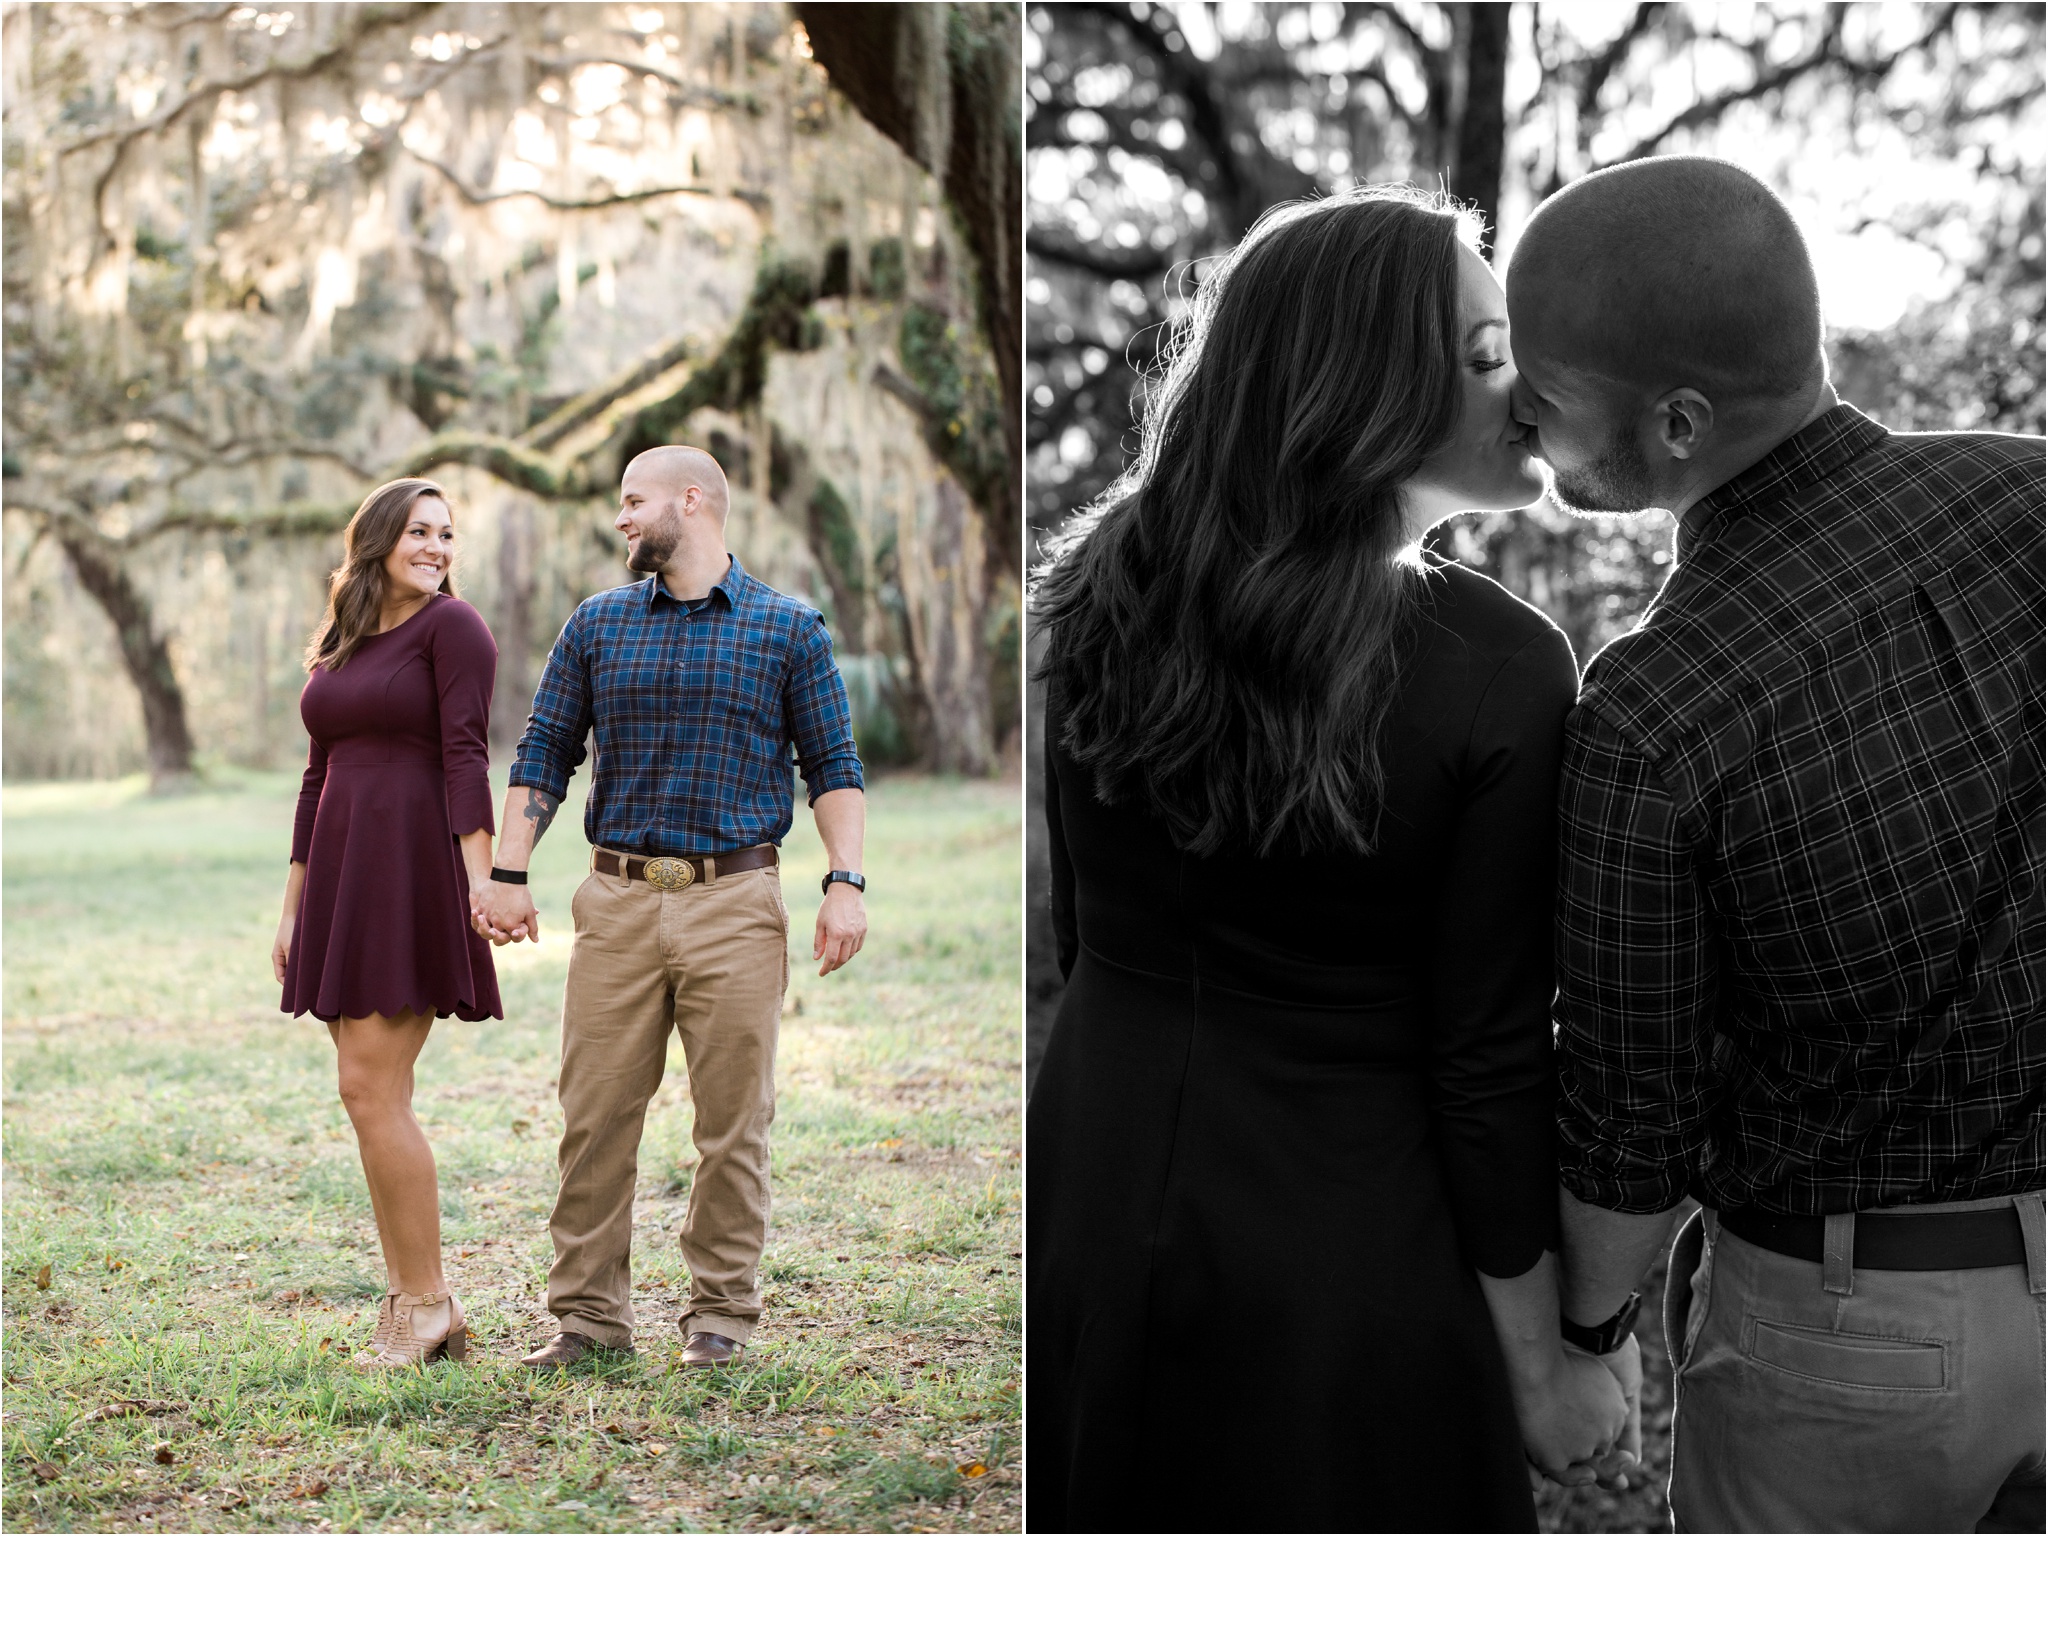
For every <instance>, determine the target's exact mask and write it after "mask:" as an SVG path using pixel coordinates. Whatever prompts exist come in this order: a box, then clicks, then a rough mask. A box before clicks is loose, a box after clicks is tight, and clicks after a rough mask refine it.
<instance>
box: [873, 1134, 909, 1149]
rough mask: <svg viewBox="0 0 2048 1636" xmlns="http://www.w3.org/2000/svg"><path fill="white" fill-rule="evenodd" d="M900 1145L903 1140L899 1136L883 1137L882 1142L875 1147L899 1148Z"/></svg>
mask: <svg viewBox="0 0 2048 1636" xmlns="http://www.w3.org/2000/svg"><path fill="white" fill-rule="evenodd" d="M902 1145H903V1138H902V1137H900V1136H889V1137H885V1138H884V1139H883V1140H881V1141H879V1142H877V1143H876V1144H875V1146H876V1147H901V1146H902Z"/></svg>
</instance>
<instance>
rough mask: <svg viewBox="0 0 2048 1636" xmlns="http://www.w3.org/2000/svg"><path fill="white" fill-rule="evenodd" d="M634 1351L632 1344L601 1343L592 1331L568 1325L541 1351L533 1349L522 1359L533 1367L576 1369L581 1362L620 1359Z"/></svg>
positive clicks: (613, 1361) (614, 1360) (628, 1356)
mask: <svg viewBox="0 0 2048 1636" xmlns="http://www.w3.org/2000/svg"><path fill="white" fill-rule="evenodd" d="M632 1355H633V1349H632V1348H631V1347H630V1346H599V1345H598V1344H597V1342H596V1341H594V1340H592V1339H591V1338H590V1337H589V1336H588V1335H579V1334H577V1333H576V1331H575V1330H573V1329H564V1330H560V1331H557V1333H556V1335H555V1338H554V1339H553V1340H551V1341H549V1342H548V1344H547V1345H546V1346H544V1347H542V1348H541V1349H540V1350H539V1351H538V1352H529V1353H527V1354H526V1356H525V1357H523V1358H521V1359H520V1360H519V1361H520V1362H521V1363H523V1364H525V1365H526V1367H527V1368H529V1369H573V1368H575V1367H576V1365H577V1364H579V1363H584V1362H594V1363H616V1362H618V1361H620V1360H621V1359H624V1358H630V1357H631V1356H632Z"/></svg>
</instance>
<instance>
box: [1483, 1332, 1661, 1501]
mask: <svg viewBox="0 0 2048 1636" xmlns="http://www.w3.org/2000/svg"><path fill="white" fill-rule="evenodd" d="M1515 1413H1516V1417H1517V1418H1518V1419H1519V1420H1520V1422H1521V1426H1522V1446H1523V1451H1524V1452H1525V1453H1526V1455H1527V1456H1528V1460H1529V1464H1530V1466H1531V1467H1532V1468H1533V1469H1534V1470H1536V1471H1539V1472H1541V1473H1542V1474H1543V1475H1544V1476H1546V1477H1548V1478H1550V1479H1551V1480H1552V1481H1554V1482H1558V1483H1562V1484H1563V1485H1564V1486H1565V1487H1567V1488H1584V1487H1586V1486H1587V1485H1588V1484H1591V1483H1596V1482H1597V1483H1599V1484H1600V1485H1601V1486H1602V1487H1603V1488H1624V1487H1626V1486H1627V1475H1626V1474H1627V1472H1628V1470H1629V1469H1630V1468H1631V1467H1632V1466H1635V1465H1638V1464H1640V1463H1641V1461H1642V1457H1643V1354H1642V1349H1641V1348H1640V1347H1639V1346H1638V1344H1637V1342H1636V1338H1635V1336H1633V1335H1631V1336H1629V1338H1628V1339H1627V1340H1626V1341H1624V1342H1623V1343H1622V1345H1621V1346H1620V1348H1619V1349H1618V1350H1616V1351H1613V1352H1610V1353H1609V1354H1608V1355H1607V1356H1606V1357H1595V1356H1594V1355H1593V1354H1592V1353H1590V1352H1582V1351H1581V1350H1579V1348H1577V1347H1576V1346H1573V1345H1571V1344H1570V1343H1568V1342H1562V1343H1560V1351H1559V1353H1558V1354H1557V1356H1556V1359H1555V1361H1554V1364H1553V1367H1552V1369H1551V1371H1550V1374H1549V1378H1548V1379H1545V1380H1541V1381H1530V1382H1517V1383H1516V1386H1515Z"/></svg>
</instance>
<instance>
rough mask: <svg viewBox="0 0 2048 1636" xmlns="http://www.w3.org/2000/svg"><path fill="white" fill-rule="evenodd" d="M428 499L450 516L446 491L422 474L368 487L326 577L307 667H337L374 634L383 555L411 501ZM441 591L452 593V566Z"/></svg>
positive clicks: (391, 546)
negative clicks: (338, 557)
mask: <svg viewBox="0 0 2048 1636" xmlns="http://www.w3.org/2000/svg"><path fill="white" fill-rule="evenodd" d="M426 497H431V498H433V499H436V500H439V501H441V503H442V504H444V505H446V506H447V507H448V514H449V516H450V517H451V518H452V517H453V516H454V515H455V507H454V504H453V503H452V502H451V501H450V500H449V499H448V495H447V491H446V490H444V489H443V488H442V487H441V486H440V485H439V484H438V483H429V482H428V481H427V480H426V479H425V478H424V477H401V478H399V479H398V480H397V481H395V482H391V483H386V484H385V485H384V486H383V487H382V488H380V489H376V490H373V491H372V492H371V494H370V496H369V498H367V499H366V500H364V501H363V503H362V504H361V505H359V506H357V507H356V514H355V515H354V516H353V517H351V518H349V520H348V532H347V533H346V534H345V535H344V536H343V539H342V555H341V566H340V567H339V568H337V569H335V570H334V572H333V573H331V574H329V575H328V576H327V611H326V613H324V614H323V615H321V617H320V623H319V625H318V626H317V627H316V628H315V629H314V632H313V634H312V636H311V638H310V639H308V641H307V643H306V669H307V670H309V671H310V670H312V669H314V668H315V667H316V666H317V667H318V668H320V669H322V670H339V669H341V667H342V666H343V665H345V664H347V663H348V662H349V659H350V657H351V656H352V655H353V654H354V653H355V651H356V649H357V648H359V647H361V646H362V645H363V643H364V642H365V641H366V640H367V639H368V638H370V637H372V636H375V635H376V634H377V621H378V619H379V618H380V617H381V616H382V610H383V607H384V559H385V558H386V557H388V556H390V555H391V553H392V551H393V549H394V548H396V546H397V544H398V542H399V540H401V539H402V538H404V535H405V525H406V522H407V521H408V519H410V518H411V516H412V508H413V502H414V501H416V500H419V499H422V498H426ZM441 589H442V590H443V591H444V592H446V593H447V594H448V595H449V596H454V595H455V594H456V593H455V564H454V562H453V560H452V559H451V560H450V562H449V564H448V572H447V573H445V574H443V575H442V576H441Z"/></svg>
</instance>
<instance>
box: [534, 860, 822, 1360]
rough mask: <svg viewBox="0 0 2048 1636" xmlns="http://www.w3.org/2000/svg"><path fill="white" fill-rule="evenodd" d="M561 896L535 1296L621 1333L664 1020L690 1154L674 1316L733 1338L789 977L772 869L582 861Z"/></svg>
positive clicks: (738, 1336) (744, 1295)
mask: <svg viewBox="0 0 2048 1636" xmlns="http://www.w3.org/2000/svg"><path fill="white" fill-rule="evenodd" d="M571 913H572V914H573V915H574V917H575V921H576V945H575V948H574V950H573V951H572V952H571V953H570V956H569V981H568V988H567V991H566V993H565V994H564V995H563V999H562V1076H561V1082H560V1094H561V1100H562V1116H563V1127H564V1128H563V1132H562V1146H561V1152H560V1163H561V1174H562V1184H561V1191H560V1193H559V1194H558V1195H557V1196H556V1199H555V1210H554V1214H553V1215H552V1216H551V1217H549V1218H548V1230H549V1232H550V1233H551V1234H552V1235H553V1237H554V1241H555V1264H554V1266H553V1268H552V1269H551V1270H550V1271H549V1273H548V1310H549V1311H550V1312H552V1313H553V1314H554V1315H555V1317H556V1319H557V1320H558V1321H559V1322H560V1324H561V1326H562V1328H564V1329H566V1330H573V1331H575V1332H576V1333H577V1334H580V1335H587V1336H588V1337H589V1338H590V1339H592V1340H593V1341H596V1342H597V1343H598V1344H599V1345H601V1346H624V1345H627V1344H628V1343H629V1342H630V1341H631V1340H632V1336H633V1303H632V1295H631V1290H632V1267H631V1255H632V1247H633V1189H634V1183H635V1180H636V1179H637V1177H638V1174H639V1164H638V1160H639V1151H640V1131H641V1127H642V1125H643V1123H644V1122H645V1119H646V1115H647V1104H648V1102H649V1101H650V1100H651V1099H652V1097H653V1096H654V1093H655V1092H656V1091H657V1090H658V1089H659V1088H660V1086H661V1074H662V1067H663V1063H664V1059H665V1058H666V1056H667V1053H668V1031H669V1029H670V1028H671V1027H673V1028H674V1029H675V1031H676V1033H677V1034H678V1035H680V1036H681V1038H682V1042H683V1054H684V1057H685V1059H686V1060H687V1062H688V1064H689V1070H690V1101H691V1104H692V1107H693V1110H694V1116H695V1119H694V1127H693V1131H692V1136H693V1140H694V1141H695V1143H696V1148H697V1155H698V1162H697V1173H696V1177H695V1179H694V1180H693V1182H692V1184H691V1187H690V1204H689V1209H688V1211H687V1213H686V1214H685V1215H684V1217H683V1230H682V1235H681V1238H682V1251H683V1259H684V1261H685V1262H687V1263H688V1265H689V1268H690V1298H689V1300H688V1301H687V1302H686V1303H685V1305H684V1307H683V1320H682V1322H683V1330H684V1333H685V1334H688V1333H691V1332H693V1331H696V1330H708V1331H710V1332H711V1333H712V1334H714V1335H724V1336H727V1337H729V1338H731V1339H732V1340H736V1341H745V1340H746V1339H747V1337H748V1336H749V1335H751V1334H752V1333H753V1330H754V1325H755V1324H756V1323H758V1322H759V1321H760V1317H761V1296H760V1291H759V1288H758V1280H757V1276H756V1274H757V1270H758V1268H759V1266H760V1261H761V1246H762V1243H763V1241H764V1240H765V1239H766V1237H767V1233H768V1127H769V1124H770V1123H771V1122H772V1121H773V1120H774V1118H775V1038H776V1034H777V1031H778V1030H779V1028H780V1026H781V1020H782V995H783V991H784V990H785V989H786V988H787V987H788V986H789V915H788V912H787V911H786V910H785V909H784V907H783V903H782V881H781V877H780V874H779V872H778V871H777V870H775V869H773V868H768V869H750V870H746V871H744V872H743V873H740V874H735V875H728V876H725V877H723V878H721V879H718V880H714V881H712V882H710V883H709V884H706V883H704V882H701V881H700V882H698V883H697V884H695V885H692V886H686V887H683V888H682V889H681V890H679V891H670V892H663V891H661V890H659V889H658V888H656V887H653V886H649V885H648V884H647V883H646V882H645V881H624V880H619V879H618V878H616V877H615V876H611V875H601V874H598V873H595V872H593V873H591V874H590V875H589V876H587V877H586V878H585V879H584V882H583V884H582V885H581V886H579V887H578V888H577V889H576V896H575V898H574V900H573V902H572V904H571Z"/></svg>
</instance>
